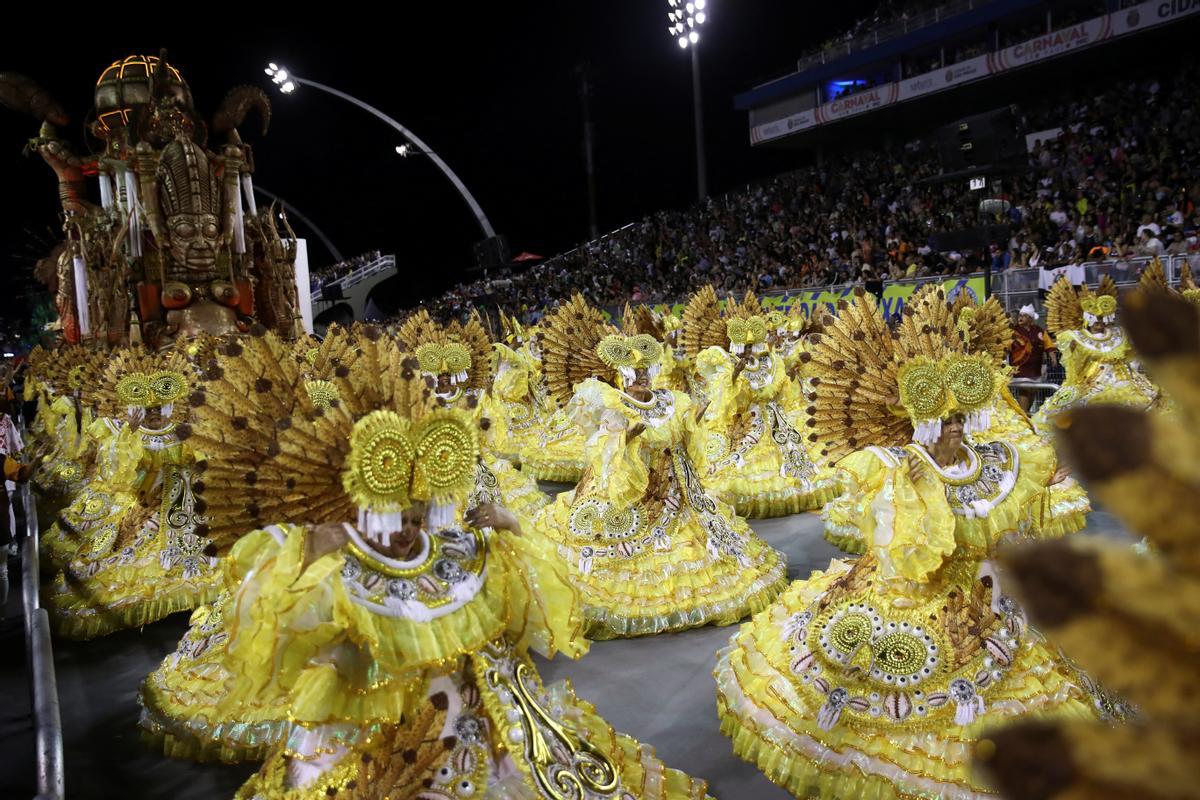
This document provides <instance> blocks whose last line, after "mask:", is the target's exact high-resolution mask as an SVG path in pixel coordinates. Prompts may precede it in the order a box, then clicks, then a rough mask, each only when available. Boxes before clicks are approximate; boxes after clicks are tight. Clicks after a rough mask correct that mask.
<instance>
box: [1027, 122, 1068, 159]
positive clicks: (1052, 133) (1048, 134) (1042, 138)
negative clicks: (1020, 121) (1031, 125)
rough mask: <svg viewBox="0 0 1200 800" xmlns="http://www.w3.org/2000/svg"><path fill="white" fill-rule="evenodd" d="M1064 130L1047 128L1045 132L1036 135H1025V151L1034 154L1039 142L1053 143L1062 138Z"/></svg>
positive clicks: (1038, 132) (1037, 132)
mask: <svg viewBox="0 0 1200 800" xmlns="http://www.w3.org/2000/svg"><path fill="white" fill-rule="evenodd" d="M1062 134H1063V129H1062V128H1047V129H1046V130H1044V131H1036V132H1035V133H1027V134H1025V150H1026V152H1029V153H1032V152H1033V146H1034V145H1036V144H1037V143H1038V142H1052V141H1054V140H1055V139H1057V138H1058V137H1060V136H1062Z"/></svg>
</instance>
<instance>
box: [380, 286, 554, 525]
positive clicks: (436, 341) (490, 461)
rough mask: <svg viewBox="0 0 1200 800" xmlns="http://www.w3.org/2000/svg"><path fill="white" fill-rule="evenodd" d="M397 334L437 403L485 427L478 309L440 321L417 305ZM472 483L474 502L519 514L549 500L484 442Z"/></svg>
mask: <svg viewBox="0 0 1200 800" xmlns="http://www.w3.org/2000/svg"><path fill="white" fill-rule="evenodd" d="M396 338H397V340H398V342H399V344H400V347H401V349H402V350H404V351H405V352H406V354H407V355H406V358H405V365H406V367H405V368H406V369H408V370H410V371H412V372H413V373H419V374H420V375H421V376H422V377H423V378H424V379H425V382H426V384H427V386H428V388H429V391H430V393H431V394H432V396H433V397H434V398H435V399H436V401H437V402H438V404H439V405H440V406H441V407H443V408H457V409H464V410H467V411H470V412H471V413H472V414H473V415H474V417H475V419H476V420H477V421H478V422H479V424H480V427H481V428H482V429H484V431H485V432H486V430H487V429H488V428H490V427H491V425H492V420H491V419H490V418H489V417H487V416H485V413H484V406H483V398H484V395H485V393H486V391H487V389H488V387H489V385H490V384H491V383H492V340H491V337H490V336H489V335H488V332H487V329H486V328H485V327H484V325H483V322H482V321H481V320H480V318H479V315H478V314H473V315H472V316H471V317H470V319H468V320H467V322H466V323H465V324H462V323H459V322H457V321H455V322H452V323H450V324H449V325H442V324H441V323H439V322H437V321H435V320H434V319H433V318H432V317H430V316H429V312H428V311H426V310H425V309H421V310H420V311H418V312H417V313H416V314H413V315H412V316H411V317H409V318H408V319H407V320H405V322H404V324H403V325H401V326H400V329H399V331H397V333H396ZM475 488H476V495H477V496H476V500H477V501H478V502H483V500H482V498H488V501H489V502H495V503H499V504H502V505H504V506H505V507H506V508H508V509H510V510H512V511H513V512H514V513H516V514H517V515H519V516H521V517H522V518H528V517H530V516H532V515H533V514H535V513H537V512H538V511H539V510H540V509H542V508H544V507H545V506H546V504H547V503H549V502H550V498H549V497H547V496H546V495H545V494H544V493H543V492H542V490H541V489H539V488H538V485H537V480H536V479H535V478H534V477H533V476H532V475H526V474H523V473H522V472H521V471H520V470H518V469H517V468H516V467H515V466H514V465H513V464H512V462H511V461H509V460H508V459H506V458H503V457H501V456H500V455H498V454H497V453H495V452H494V451H493V450H492V448H491V447H490V446H489V445H488V444H487V443H485V444H484V445H483V446H482V447H481V448H480V457H479V469H478V474H477V475H476V487H475Z"/></svg>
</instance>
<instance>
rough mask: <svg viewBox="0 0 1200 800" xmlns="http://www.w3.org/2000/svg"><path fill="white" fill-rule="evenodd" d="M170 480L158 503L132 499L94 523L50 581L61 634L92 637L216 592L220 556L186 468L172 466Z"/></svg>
mask: <svg viewBox="0 0 1200 800" xmlns="http://www.w3.org/2000/svg"><path fill="white" fill-rule="evenodd" d="M164 487H165V488H164V490H163V491H164V493H165V496H164V502H163V504H162V505H161V506H160V507H159V508H153V509H151V508H146V507H144V506H138V505H132V504H130V506H129V507H128V508H124V510H123V511H121V512H120V513H119V514H117V515H115V516H113V517H111V518H109V519H108V520H107V521H106V524H105V525H104V526H100V527H96V528H93V529H91V530H90V531H89V533H88V535H87V537H86V539H85V540H84V541H83V542H82V543H81V544H80V545H79V546H78V547H77V548H76V550H75V552H74V558H72V559H71V561H70V563H69V564H68V565H67V567H66V568H65V569H64V570H62V571H61V572H60V573H58V575H57V576H56V578H55V579H54V581H53V582H51V583H50V584H49V585H48V586H46V587H44V588H43V591H42V595H43V601H44V603H45V605H46V608H47V611H48V612H49V614H50V621H51V623H52V624H53V626H54V629H55V631H56V632H57V633H58V635H60V636H63V637H66V638H68V639H93V638H96V637H98V636H104V635H106V634H109V633H112V632H113V631H117V630H122V629H126V628H137V627H140V626H142V625H146V624H148V623H151V622H155V621H157V620H160V619H162V618H163V617H166V616H168V615H170V614H174V613H176V612H179V611H188V610H190V609H193V608H196V607H197V606H200V605H204V604H205V603H208V602H211V601H212V600H213V599H214V598H215V597H216V596H217V592H218V591H219V585H220V573H219V571H218V570H217V560H216V559H215V558H214V557H212V556H210V555H209V554H207V553H206V552H205V549H206V547H207V544H208V542H207V540H206V539H204V537H202V536H199V535H197V534H196V533H195V528H196V524H197V520H198V518H197V516H196V514H195V512H194V502H195V501H194V498H193V495H192V492H191V486H190V475H189V473H188V471H187V470H186V468H179V467H174V466H172V467H168V468H167V469H166V470H165V472H164Z"/></svg>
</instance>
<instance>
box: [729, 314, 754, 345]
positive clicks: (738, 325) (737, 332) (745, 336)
mask: <svg viewBox="0 0 1200 800" xmlns="http://www.w3.org/2000/svg"><path fill="white" fill-rule="evenodd" d="M725 335H726V336H728V337H729V342H730V344H734V345H745V344H746V343H747V342H748V341H749V336H750V332H749V329H748V328H747V326H746V320H744V319H731V320H728V321H727V322H726V323H725Z"/></svg>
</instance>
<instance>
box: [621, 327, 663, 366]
mask: <svg viewBox="0 0 1200 800" xmlns="http://www.w3.org/2000/svg"><path fill="white" fill-rule="evenodd" d="M629 346H630V347H631V348H632V349H633V350H635V351H636V352H637V353H639V354H640V355H641V357H642V362H643V363H645V364H657V363H658V362H659V361H661V360H662V354H663V349H662V345H661V344H659V343H658V340H657V339H655V338H654V337H653V336H651V335H650V334H648V333H639V334H638V335H637V336H631V337H629Z"/></svg>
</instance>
